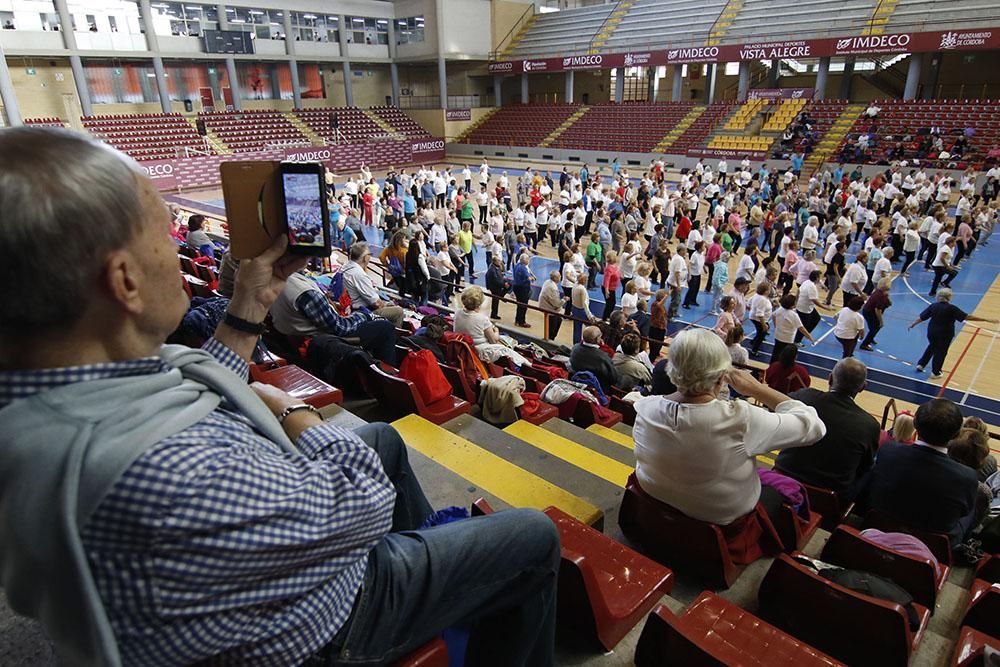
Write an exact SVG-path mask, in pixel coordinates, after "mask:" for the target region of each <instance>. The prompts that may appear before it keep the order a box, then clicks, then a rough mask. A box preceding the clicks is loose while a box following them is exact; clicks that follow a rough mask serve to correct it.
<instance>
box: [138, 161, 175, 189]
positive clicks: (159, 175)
mask: <svg viewBox="0 0 1000 667" xmlns="http://www.w3.org/2000/svg"><path fill="white" fill-rule="evenodd" d="M176 162H177V161H176V160H149V161H146V162H140V163H139V166H140V167H142V170H143V171H144V172H146V176H149V178H150V179H152V181H153V185H155V186H156V189H157V190H160V191H163V190H173V189H174V188H176V187H177V173H176V172H177V164H176Z"/></svg>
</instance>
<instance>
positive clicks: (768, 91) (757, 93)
mask: <svg viewBox="0 0 1000 667" xmlns="http://www.w3.org/2000/svg"><path fill="white" fill-rule="evenodd" d="M815 93H816V89H815V88H757V89H755V90H751V91H750V92H749V93H747V97H748V98H749V99H751V100H798V99H806V100H811V99H812V98H813V95H814V94H815Z"/></svg>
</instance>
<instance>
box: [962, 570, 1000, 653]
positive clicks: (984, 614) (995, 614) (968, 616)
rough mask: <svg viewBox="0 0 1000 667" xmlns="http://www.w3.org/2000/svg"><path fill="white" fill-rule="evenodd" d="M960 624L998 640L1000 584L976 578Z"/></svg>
mask: <svg viewBox="0 0 1000 667" xmlns="http://www.w3.org/2000/svg"><path fill="white" fill-rule="evenodd" d="M962 625H963V626H968V627H970V628H974V629H976V630H978V631H980V632H982V633H984V634H986V635H989V636H990V637H992V638H993V639H996V640H1000V584H997V583H990V582H988V581H983V580H982V579H976V580H975V581H974V582H973V583H972V597H971V598H970V599H969V606H968V607H967V608H966V611H965V618H963V619H962Z"/></svg>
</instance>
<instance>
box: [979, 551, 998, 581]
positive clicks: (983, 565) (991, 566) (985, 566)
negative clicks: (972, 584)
mask: <svg viewBox="0 0 1000 667" xmlns="http://www.w3.org/2000/svg"><path fill="white" fill-rule="evenodd" d="M976 579H982V580H983V581H988V582H990V583H991V584H997V583H1000V555H992V556H986V557H985V558H983V560H981V561H980V562H979V565H978V566H976Z"/></svg>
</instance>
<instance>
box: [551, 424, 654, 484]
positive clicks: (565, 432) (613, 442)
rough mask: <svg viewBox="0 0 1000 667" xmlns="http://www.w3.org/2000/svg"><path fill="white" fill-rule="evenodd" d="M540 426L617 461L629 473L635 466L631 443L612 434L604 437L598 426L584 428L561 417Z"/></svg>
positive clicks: (609, 430) (608, 430)
mask: <svg viewBox="0 0 1000 667" xmlns="http://www.w3.org/2000/svg"><path fill="white" fill-rule="evenodd" d="M541 428H543V429H545V430H546V431H550V432H551V433H554V434H556V435H558V436H560V437H562V438H566V439H567V440H570V441H572V442H575V443H577V444H579V445H583V446H585V447H587V448H588V449H591V450H593V451H595V452H597V453H599V454H601V455H602V456H606V457H608V458H610V459H614V460H615V461H618V462H619V463H621V464H622V465H624V466H627V467H628V468H629V469H630V470H629V472H630V473H631V470H632V469H634V468H635V457H634V456H633V454H632V445H631V443H630V444H628V445H623V444H622V443H621V442H620V441H618V440H617V439H616V438H615V437H614V436H612V437H610V438H609V437H605V433H604V432H603V431H600V430H599V429H600V427H598V428H597V429H590V428H589V427H588V428H586V429H584V428H580V427H579V426H577V425H576V424H571V423H570V422H568V421H565V420H563V419H550V420H549V421H547V422H545V423H544V424H542V426H541ZM604 431H607V432H612V433H614V431H611V429H604ZM616 435H619V434H616ZM627 478H628V475H626V479H627Z"/></svg>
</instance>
